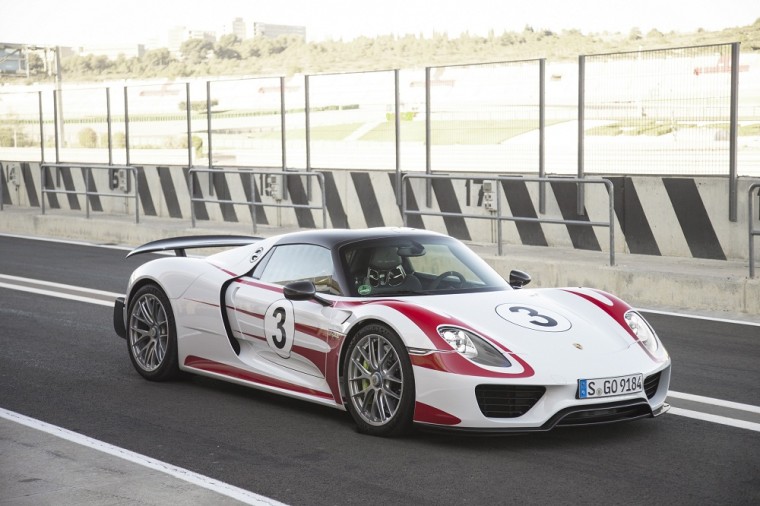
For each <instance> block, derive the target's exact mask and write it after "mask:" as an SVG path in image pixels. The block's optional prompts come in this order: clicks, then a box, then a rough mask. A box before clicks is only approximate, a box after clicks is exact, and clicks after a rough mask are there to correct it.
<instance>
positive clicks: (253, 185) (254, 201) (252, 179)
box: [248, 174, 258, 234]
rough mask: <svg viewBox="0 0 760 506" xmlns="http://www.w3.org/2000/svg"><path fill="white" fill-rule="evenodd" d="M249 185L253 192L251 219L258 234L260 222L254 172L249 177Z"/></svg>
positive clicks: (254, 230)
mask: <svg viewBox="0 0 760 506" xmlns="http://www.w3.org/2000/svg"><path fill="white" fill-rule="evenodd" d="M248 185H249V190H250V192H251V219H252V220H253V233H254V234H256V233H257V230H258V229H257V227H258V223H256V221H257V218H256V192H255V188H256V177H255V176H254V175H253V174H251V177H250V178H249V179H248Z"/></svg>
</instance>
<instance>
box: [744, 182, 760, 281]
mask: <svg viewBox="0 0 760 506" xmlns="http://www.w3.org/2000/svg"><path fill="white" fill-rule="evenodd" d="M758 188H760V183H753V184H752V185H750V187H749V191H748V192H747V228H748V229H749V236H748V240H747V242H748V243H749V278H750V279H752V278H754V277H755V236H756V235H760V229H756V228H755V226H754V223H755V200H754V199H753V198H752V193H754V191H755V190H756V189H758ZM758 196H760V192H758Z"/></svg>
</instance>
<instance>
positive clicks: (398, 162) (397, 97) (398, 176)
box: [393, 69, 401, 206]
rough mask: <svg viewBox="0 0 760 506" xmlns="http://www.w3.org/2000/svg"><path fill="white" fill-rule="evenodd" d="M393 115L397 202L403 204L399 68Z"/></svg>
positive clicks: (395, 72) (395, 71)
mask: <svg viewBox="0 0 760 506" xmlns="http://www.w3.org/2000/svg"><path fill="white" fill-rule="evenodd" d="M393 96H394V99H393V116H394V120H395V121H394V129H395V144H396V176H395V177H396V204H397V205H399V206H400V205H401V188H400V187H401V90H400V88H399V69H395V70H394V71H393Z"/></svg>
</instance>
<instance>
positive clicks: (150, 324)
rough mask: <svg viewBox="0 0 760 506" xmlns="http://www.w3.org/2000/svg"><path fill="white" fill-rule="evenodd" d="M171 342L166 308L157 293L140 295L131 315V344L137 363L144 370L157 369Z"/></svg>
mask: <svg viewBox="0 0 760 506" xmlns="http://www.w3.org/2000/svg"><path fill="white" fill-rule="evenodd" d="M168 342H169V324H168V321H167V317H166V310H165V309H164V306H163V304H162V303H161V301H160V300H159V299H158V297H156V296H155V295H153V294H151V293H146V294H144V295H143V296H142V297H140V298H139V299H138V300H137V301H135V304H134V306H133V309H132V314H131V315H130V317H129V346H130V347H131V349H132V356H133V357H134V359H135V361H136V363H137V365H139V366H140V368H141V369H143V370H144V371H148V372H150V371H155V370H156V369H157V368H158V367H159V366H161V364H162V363H163V361H164V357H165V356H166V348H167V345H168Z"/></svg>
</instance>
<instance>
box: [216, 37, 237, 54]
mask: <svg viewBox="0 0 760 506" xmlns="http://www.w3.org/2000/svg"><path fill="white" fill-rule="evenodd" d="M239 46H240V40H239V39H238V38H237V35H235V34H234V33H230V34H227V35H225V36H223V37H222V38H221V39H219V42H217V43H216V45H215V46H214V54H215V55H216V57H217V58H220V59H222V60H239V59H240V51H239V50H238V48H239Z"/></svg>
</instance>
